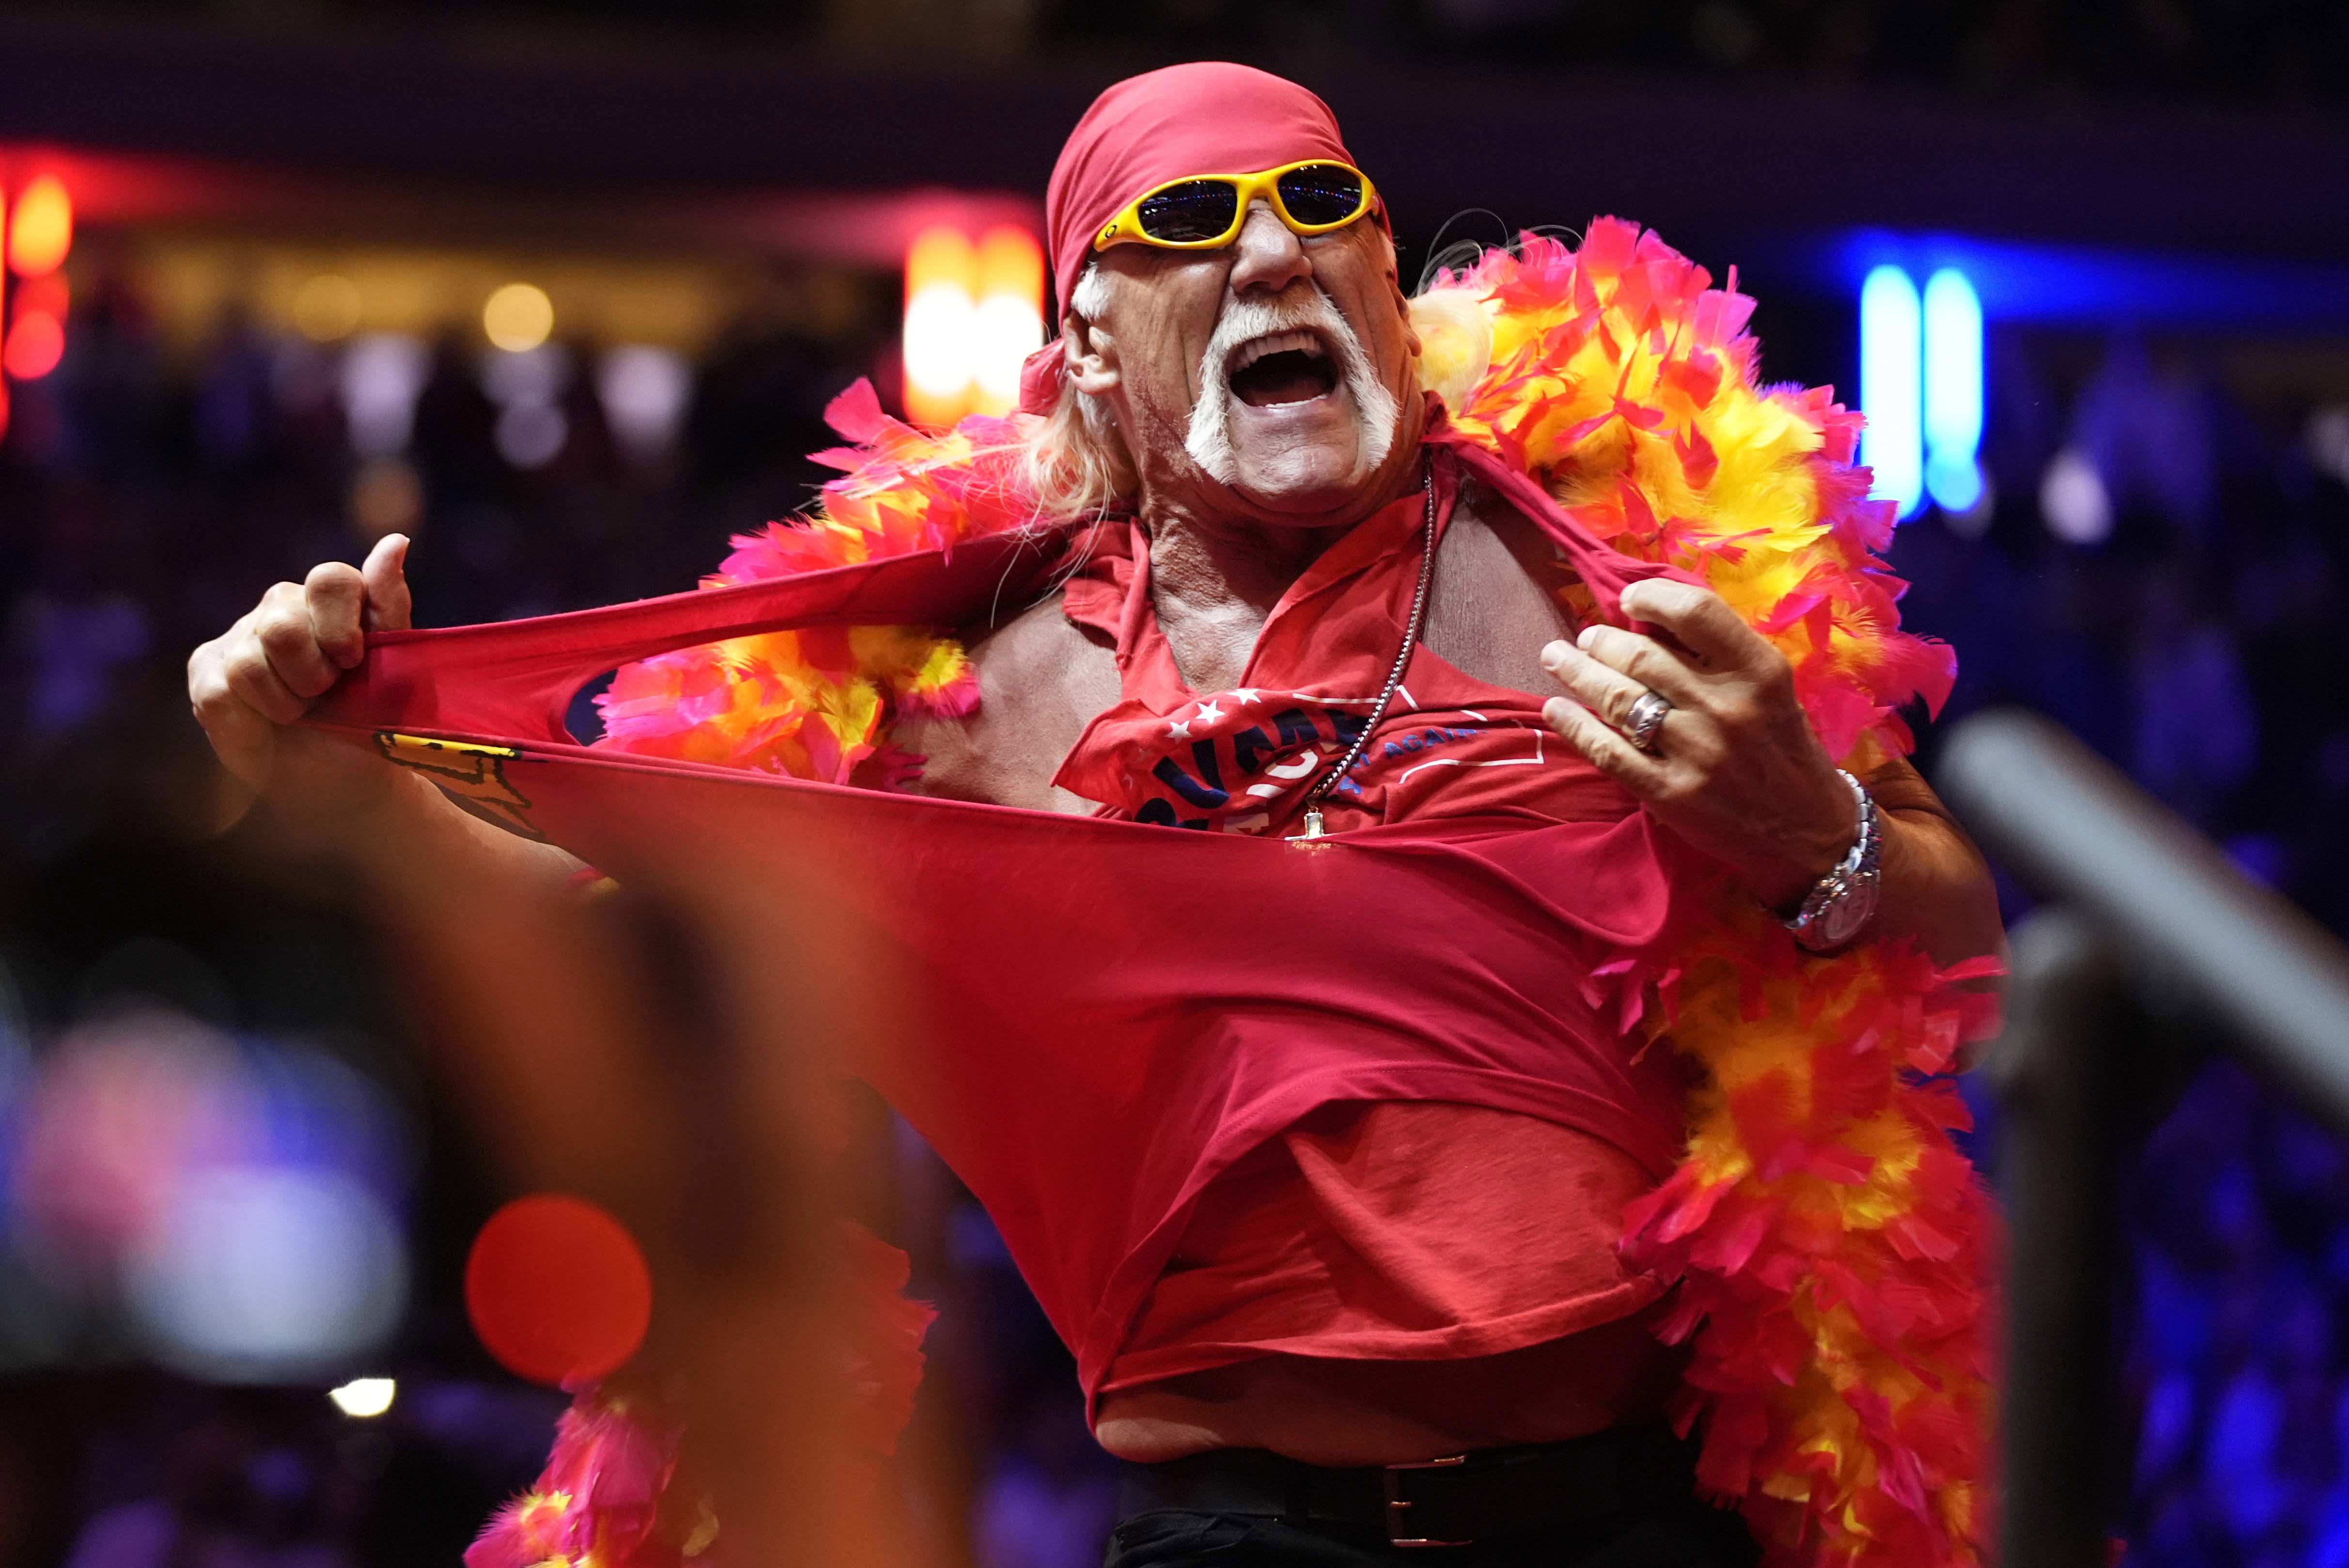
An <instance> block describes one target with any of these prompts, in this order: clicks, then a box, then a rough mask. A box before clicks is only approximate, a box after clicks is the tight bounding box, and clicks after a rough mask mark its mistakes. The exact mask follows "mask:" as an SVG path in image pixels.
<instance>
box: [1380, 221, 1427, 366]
mask: <svg viewBox="0 0 2349 1568" xmlns="http://www.w3.org/2000/svg"><path fill="white" fill-rule="evenodd" d="M1387 295H1388V297H1389V298H1390V299H1392V301H1393V302H1394V307H1395V314H1396V315H1399V316H1401V317H1402V342H1403V346H1404V347H1405V348H1407V349H1409V350H1410V351H1411V356H1412V357H1413V359H1416V358H1418V357H1419V353H1420V342H1419V328H1417V327H1416V326H1413V325H1412V320H1411V296H1410V295H1408V294H1404V293H1403V292H1402V263H1401V261H1400V260H1399V259H1398V258H1397V257H1396V255H1395V247H1394V241H1393V240H1392V239H1389V240H1388V241H1387Z"/></svg>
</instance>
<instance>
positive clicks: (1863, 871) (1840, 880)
mask: <svg viewBox="0 0 2349 1568" xmlns="http://www.w3.org/2000/svg"><path fill="white" fill-rule="evenodd" d="M1836 772H1837V776H1838V777H1840V778H1841V779H1843V781H1844V782H1845V783H1847V784H1848V785H1850V786H1851V793H1852V797H1853V799H1855V800H1857V802H1858V804H1859V838H1858V839H1857V841H1855V842H1854V843H1853V845H1852V846H1851V851H1850V852H1849V853H1848V854H1847V855H1845V856H1844V858H1843V859H1842V860H1841V861H1838V862H1837V864H1836V866H1835V869H1833V870H1832V871H1830V872H1827V874H1826V875H1825V876H1823V877H1821V878H1820V879H1819V880H1818V881H1817V882H1813V883H1812V884H1811V891H1810V892H1807V893H1806V894H1805V895H1804V897H1803V902H1802V904H1801V905H1800V906H1799V907H1798V908H1797V909H1796V910H1795V913H1792V914H1778V915H1777V916H1776V918H1777V921H1778V923H1779V924H1781V925H1783V926H1785V928H1786V929H1787V930H1788V931H1791V932H1793V933H1794V934H1795V941H1796V942H1797V943H1799V944H1802V945H1803V946H1804V947H1805V948H1807V949H1808V950H1809V951H1811V952H1813V953H1826V952H1830V951H1832V950H1834V949H1836V948H1838V947H1841V946H1843V945H1844V944H1846V943H1847V942H1849V941H1851V940H1852V939H1853V938H1854V937H1856V936H1857V935H1858V934H1860V933H1861V932H1862V931H1864V930H1865V929H1867V927H1868V923H1869V922H1870V921H1872V920H1874V919H1875V918H1876V903H1877V897H1878V892H1879V891H1880V889H1881V886H1882V882H1883V874H1882V871H1881V868H1880V864H1879V862H1880V860H1881V857H1882V853H1883V847H1884V845H1883V838H1882V834H1881V831H1880V830H1879V827H1878V820H1877V811H1876V801H1875V800H1874V799H1872V798H1871V797H1870V796H1869V795H1868V790H1867V789H1866V787H1865V786H1863V785H1862V784H1861V783H1860V781H1859V780H1858V779H1855V778H1853V777H1852V776H1851V775H1850V774H1848V773H1847V772H1845V771H1844V770H1843V769H1836ZM1774 913H1775V912H1774Z"/></svg>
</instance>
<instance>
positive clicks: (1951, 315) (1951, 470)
mask: <svg viewBox="0 0 2349 1568" xmlns="http://www.w3.org/2000/svg"><path fill="white" fill-rule="evenodd" d="M1981 450H1982V301H1981V299H1980V298H1978V297H1977V296H1976V295H1975V294H1974V286H1973V284H1971V283H1969V282H1967V281H1966V275H1965V274H1964V273H1961V272H1959V271H1958V270H1957V269H1956V268H1955V267H1943V268H1941V269H1940V271H1938V272H1936V273H1934V274H1933V275H1932V276H1931V277H1930V278H1928V279H1926V280H1925V488H1926V490H1928V491H1929V492H1930V494H1931V495H1932V498H1933V500H1934V504H1936V505H1938V506H1940V508H1941V509H1942V510H1943V511H1971V510H1972V508H1973V506H1974V504H1975V503H1976V502H1977V501H1979V500H1982V469H1981V467H1980V466H1979V465H1978V463H1977V462H1976V460H1975V459H1976V456H1977V454H1978V453H1980V451H1981Z"/></svg>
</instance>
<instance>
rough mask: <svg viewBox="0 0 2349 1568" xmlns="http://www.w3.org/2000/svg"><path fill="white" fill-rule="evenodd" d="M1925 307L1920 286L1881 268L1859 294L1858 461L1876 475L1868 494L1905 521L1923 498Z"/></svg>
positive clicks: (1897, 272)
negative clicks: (1862, 424) (1861, 420)
mask: <svg viewBox="0 0 2349 1568" xmlns="http://www.w3.org/2000/svg"><path fill="white" fill-rule="evenodd" d="M1922 315H1923V309H1922V306H1921V304H1920V302H1919V300H1918V297H1917V285H1916V284H1914V283H1913V282H1911V281H1910V280H1909V274H1908V273H1905V272H1903V271H1901V270H1900V269H1899V267H1896V266H1890V265H1886V266H1879V267H1877V268H1875V269H1874V270H1873V271H1871V272H1870V273H1868V280H1867V282H1865V283H1864V284H1861V285H1860V291H1859V402H1860V409H1861V412H1863V413H1865V414H1866V415H1867V416H1868V428H1867V429H1866V431H1865V432H1863V433H1862V435H1861V437H1860V445H1859V460H1860V461H1861V462H1863V463H1865V464H1867V465H1868V467H1869V468H1870V469H1873V470H1874V472H1875V482H1874V486H1873V488H1872V490H1870V492H1869V493H1871V494H1873V495H1875V496H1876V497H1877V498H1878V499H1879V500H1890V501H1893V502H1894V503H1896V504H1897V505H1898V506H1899V514H1900V515H1901V516H1902V517H1908V516H1909V515H1910V514H1911V513H1913V512H1915V511H1916V510H1917V508H1918V507H1919V505H1920V504H1921V503H1922V501H1923V500H1924V494H1925V454H1924V430H1923V390H1924V389H1923V376H1924V372H1923V366H1922V363H1921V361H1922V358H1923V354H1924V326H1923V321H1922Z"/></svg>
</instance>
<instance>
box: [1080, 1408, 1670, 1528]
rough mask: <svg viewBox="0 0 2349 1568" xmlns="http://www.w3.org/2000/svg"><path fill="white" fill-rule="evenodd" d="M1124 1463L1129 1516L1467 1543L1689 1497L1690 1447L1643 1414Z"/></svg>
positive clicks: (1628, 1516)
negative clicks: (1344, 1451)
mask: <svg viewBox="0 0 2349 1568" xmlns="http://www.w3.org/2000/svg"><path fill="white" fill-rule="evenodd" d="M1121 1468H1122V1470H1123V1476H1122V1480H1121V1483H1120V1486H1119V1490H1118V1515H1119V1517H1120V1518H1122V1519H1131V1518H1133V1516H1134V1515H1135V1514H1139V1513H1149V1512H1154V1511H1160V1510H1174V1511H1182V1512H1188V1513H1237V1514H1255V1515H1258V1516H1261V1517H1265V1518H1274V1519H1279V1520H1283V1521H1285V1522H1289V1523H1292V1524H1304V1525H1309V1526H1320V1527H1324V1528H1330V1529H1336V1530H1342V1531H1345V1532H1349V1533H1361V1534H1364V1535H1368V1536H1371V1537H1373V1538H1377V1539H1382V1540H1384V1541H1385V1542H1387V1543H1388V1544H1389V1545H1392V1546H1468V1545H1473V1544H1475V1543H1476V1542H1480V1541H1506V1540H1509V1539H1511V1538H1513V1537H1525V1536H1528V1535H1537V1534H1542V1533H1544V1532H1560V1531H1578V1530H1587V1529H1591V1528H1597V1527H1604V1526H1606V1525H1609V1524H1612V1523H1620V1522H1628V1521H1630V1520H1632V1519H1635V1518H1637V1517H1639V1516H1640V1515H1642V1514H1645V1513H1649V1512H1651V1511H1655V1510H1657V1509H1660V1508H1664V1507H1668V1506H1670V1505H1671V1504H1674V1503H1678V1502H1684V1501H1687V1500H1688V1498H1689V1497H1690V1495H1691V1494H1692V1489H1693V1486H1694V1470H1695V1450H1694V1446H1693V1445H1692V1444H1691V1443H1688V1442H1684V1441H1682V1439H1679V1438H1676V1437H1674V1436H1673V1435H1672V1434H1671V1429H1669V1428H1666V1427H1661V1426H1644V1427H1616V1428H1612V1429H1609V1430H1607V1431H1603V1432H1594V1433H1592V1434H1591V1435H1590V1436H1589V1437H1587V1438H1575V1439H1569V1440H1568V1441H1566V1442H1562V1443H1543V1444H1540V1445H1539V1446H1537V1447H1532V1448H1516V1449H1476V1450H1475V1451H1473V1452H1470V1453H1464V1454H1457V1455H1454V1456H1453V1457H1452V1458H1449V1459H1441V1460H1429V1461H1427V1462H1426V1463H1423V1464H1407V1465H1362V1466H1359V1467H1355V1468H1352V1469H1333V1468H1330V1467H1326V1466H1322V1465H1309V1464H1304V1463H1301V1462H1300V1461H1299V1460H1291V1459H1284V1458H1282V1457H1281V1456H1280V1455H1278V1454H1275V1453H1268V1452H1266V1451H1265V1450H1263V1449H1210V1450H1209V1451H1207V1452H1206V1453H1203V1454H1193V1455H1192V1456H1190V1457H1189V1458H1187V1459H1180V1460H1171V1461H1169V1462H1167V1463H1165V1464H1154V1465H1145V1464H1132V1463H1129V1464H1126V1465H1124V1466H1123V1467H1121Z"/></svg>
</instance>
